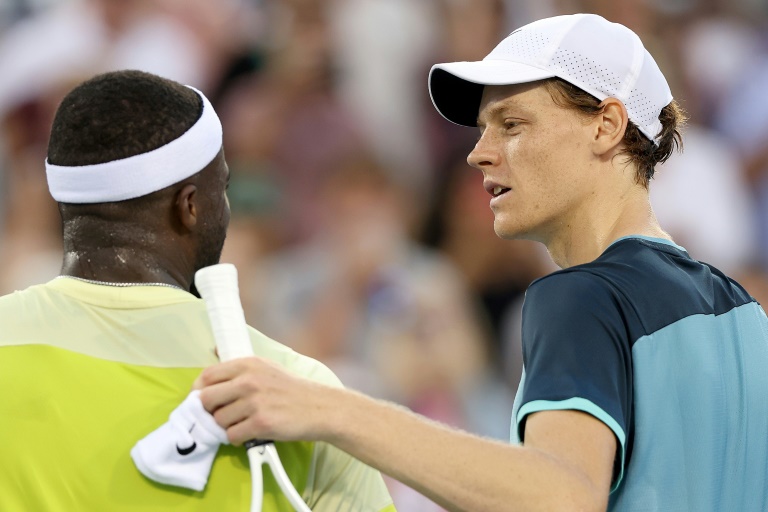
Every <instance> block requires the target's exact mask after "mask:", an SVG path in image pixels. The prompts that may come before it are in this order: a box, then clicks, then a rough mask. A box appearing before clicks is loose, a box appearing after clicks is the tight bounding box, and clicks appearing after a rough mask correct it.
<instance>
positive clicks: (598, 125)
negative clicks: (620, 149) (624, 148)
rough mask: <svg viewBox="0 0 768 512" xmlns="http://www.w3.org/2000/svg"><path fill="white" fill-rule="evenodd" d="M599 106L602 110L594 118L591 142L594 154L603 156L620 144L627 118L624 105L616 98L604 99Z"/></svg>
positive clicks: (625, 128) (625, 129)
mask: <svg viewBox="0 0 768 512" xmlns="http://www.w3.org/2000/svg"><path fill="white" fill-rule="evenodd" d="M600 106H601V107H602V109H603V110H602V112H601V113H600V114H598V115H597V116H595V119H594V121H595V124H594V132H593V133H594V139H593V141H592V142H593V148H594V152H595V154H598V155H604V154H606V153H609V152H611V151H612V150H613V149H615V148H616V147H617V146H618V145H619V144H621V141H622V140H623V139H624V133H625V132H626V131H627V123H628V122H629V116H628V114H627V109H626V108H625V107H624V104H623V103H622V102H621V101H619V100H617V99H616V98H606V99H605V100H603V102H602V103H601V104H600Z"/></svg>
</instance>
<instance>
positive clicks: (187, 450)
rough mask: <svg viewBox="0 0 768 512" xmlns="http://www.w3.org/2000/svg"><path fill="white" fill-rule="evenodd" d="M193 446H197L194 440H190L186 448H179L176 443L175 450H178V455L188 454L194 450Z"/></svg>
mask: <svg viewBox="0 0 768 512" xmlns="http://www.w3.org/2000/svg"><path fill="white" fill-rule="evenodd" d="M195 448H197V443H196V442H195V441H192V445H191V446H187V447H186V448H180V447H179V445H178V444H177V445H176V451H177V452H179V455H181V456H184V455H189V454H190V453H192V452H193V451H195Z"/></svg>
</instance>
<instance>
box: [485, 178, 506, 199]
mask: <svg viewBox="0 0 768 512" xmlns="http://www.w3.org/2000/svg"><path fill="white" fill-rule="evenodd" d="M483 188H485V190H486V192H488V193H489V194H491V195H492V196H493V197H499V196H500V195H502V194H504V193H506V192H508V191H509V190H510V188H509V187H505V186H504V185H500V184H498V183H495V182H493V181H484V182H483Z"/></svg>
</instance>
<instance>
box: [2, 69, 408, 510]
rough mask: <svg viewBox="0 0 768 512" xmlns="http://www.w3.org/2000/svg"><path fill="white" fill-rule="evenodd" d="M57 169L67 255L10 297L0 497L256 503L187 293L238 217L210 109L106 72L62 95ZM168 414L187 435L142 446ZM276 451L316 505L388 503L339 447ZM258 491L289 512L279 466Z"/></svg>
mask: <svg viewBox="0 0 768 512" xmlns="http://www.w3.org/2000/svg"><path fill="white" fill-rule="evenodd" d="M46 170H47V174H48V184H49V188H50V192H51V195H52V196H53V197H54V199H56V201H58V203H59V209H60V211H61V216H62V221H63V237H64V239H63V241H64V261H63V265H62V271H61V276H59V278H57V279H54V280H52V281H51V282H48V283H46V284H42V285H39V286H33V287H31V288H29V289H27V290H24V291H21V292H16V293H14V294H11V295H8V296H5V297H2V298H0V385H2V389H3V393H2V396H0V439H2V440H3V448H2V450H0V510H3V511H22V510H29V511H35V512H45V511H51V512H53V511H57V512H58V511H64V510H72V511H74V510H82V511H111V512H115V511H128V510H131V511H135V510H147V511H150V510H157V511H160V510H174V511H204V510H205V511H209V510H216V511H242V510H247V508H248V504H249V503H250V489H251V485H250V473H249V469H248V461H247V458H246V454H245V450H243V449H242V448H235V447H233V446H231V445H229V444H228V442H227V438H226V433H225V432H224V431H223V430H222V429H221V428H220V427H218V426H217V425H216V423H215V421H214V420H213V418H212V417H211V416H210V415H209V414H208V413H207V412H205V411H204V410H203V409H202V406H200V405H199V404H200V402H199V399H197V401H196V404H197V409H195V397H196V393H195V392H193V393H192V394H190V390H191V388H192V383H193V381H194V379H195V378H196V377H197V376H198V375H199V373H200V371H201V370H202V368H204V367H206V366H208V365H211V364H213V363H215V362H216V361H217V358H216V355H215V352H214V340H213V336H212V333H211V327H210V324H209V321H208V315H207V313H206V308H205V305H204V304H203V301H201V300H200V299H199V298H197V297H196V296H195V295H193V294H192V293H190V289H191V288H192V286H193V283H192V280H193V277H194V274H195V272H196V271H197V270H198V269H200V268H203V267H206V266H208V265H212V264H215V263H218V261H219V256H220V253H221V249H222V246H223V244H224V239H225V235H226V231H227V225H228V222H229V203H228V201H227V195H226V189H227V182H228V179H229V169H228V167H227V164H226V161H225V159H224V153H223V149H222V127H221V123H220V122H219V119H218V117H217V115H216V112H215V111H214V109H213V107H212V106H211V104H210V102H209V101H208V100H207V99H206V98H205V96H204V95H203V94H202V93H200V92H199V91H197V90H195V89H193V88H190V87H185V86H183V85H180V84H178V83H176V82H172V81H170V80H166V79H164V78H160V77H158V76H155V75H151V74H147V73H142V72H138V71H119V72H112V73H106V74H103V75H99V76H96V77H94V78H92V79H90V80H88V81H86V82H84V83H83V84H81V85H79V86H78V87H76V88H75V89H74V90H72V91H71V92H70V93H69V94H68V95H67V96H66V97H65V98H64V100H63V101H62V103H61V105H60V107H59V109H58V111H57V113H56V117H55V120H54V122H53V127H52V130H51V137H50V143H49V147H48V159H47V161H46ZM249 333H250V336H251V340H252V342H253V346H254V351H255V352H256V353H257V354H259V355H260V357H263V358H266V359H268V360H270V361H273V362H274V363H275V364H277V365H279V366H280V367H282V368H285V369H286V370H287V371H290V372H291V373H293V374H296V375H301V376H303V377H306V378H308V379H311V380H312V381H314V382H317V383H321V384H323V385H330V386H340V383H339V381H338V379H337V378H336V377H335V376H334V375H333V374H332V373H331V372H330V371H329V370H328V369H327V368H326V367H325V366H323V365H321V364H320V363H318V362H317V361H314V360H311V359H309V358H307V357H304V356H301V355H299V354H296V353H295V352H293V351H292V350H290V349H288V348H287V347H285V346H283V345H280V344H278V343H276V342H275V341H273V340H270V339H269V338H267V337H266V336H264V335H262V334H261V333H259V332H258V331H256V330H254V329H250V331H249ZM188 395H189V398H187V399H186V400H185V397H187V396H188ZM182 401H183V404H186V405H182V406H180V407H179V408H178V409H177V406H179V403H181V402H182ZM169 415H170V419H169ZM166 420H168V425H169V426H170V427H169V428H168V429H166V430H158V432H161V433H162V432H172V433H174V435H177V434H178V435H177V437H178V438H179V439H181V441H175V442H174V441H173V439H171V440H170V442H172V443H173V444H170V445H168V446H166V447H163V446H158V445H157V443H156V444H154V445H153V444H152V443H151V442H148V441H142V442H139V441H140V440H142V439H143V438H144V437H145V436H147V434H149V433H150V432H152V431H154V430H155V429H156V428H157V427H158V426H160V425H161V424H163V423H164V422H166ZM185 421H189V422H188V423H184V422H185ZM188 425H191V426H188ZM174 429H175V430H174ZM179 432H180V433H179ZM161 437H162V436H161ZM147 439H149V437H148V438H147ZM152 439H160V441H163V439H161V438H152ZM137 442H138V444H137ZM220 444H222V446H221V447H219V445H220ZM164 448H167V450H166V452H167V453H166V452H164V451H163V449H164ZM277 448H278V450H279V452H280V456H281V458H282V461H283V464H284V466H285V469H286V471H287V473H288V476H289V477H290V479H291V480H292V482H293V484H294V486H295V487H296V488H297V490H298V491H299V493H300V494H301V495H302V497H303V499H304V500H305V501H306V502H307V503H308V505H309V506H310V507H311V508H312V509H313V510H315V511H323V510H324V511H338V510H360V511H370V512H392V511H394V507H393V506H392V500H391V498H390V496H389V494H388V493H387V490H386V487H385V485H384V482H383V479H382V478H381V475H380V474H379V473H378V472H377V471H375V470H373V469H371V468H369V467H367V466H365V465H364V464H362V463H360V462H358V461H356V460H355V459H353V458H352V457H350V456H349V455H347V454H346V453H344V452H342V451H341V450H339V449H337V448H335V447H333V446H331V445H329V444H326V443H278V444H277ZM217 452H218V453H217ZM140 471H141V472H140ZM142 473H143V474H142ZM144 475H146V477H145V476H144ZM147 477H149V478H147ZM158 482H159V483H158ZM264 491H265V493H264V510H265V511H266V510H273V511H277V510H292V508H291V507H290V505H289V504H288V501H287V500H286V498H285V497H284V496H283V495H282V492H281V491H280V490H279V488H278V486H277V484H276V482H275V481H274V480H272V479H266V481H265V484H264Z"/></svg>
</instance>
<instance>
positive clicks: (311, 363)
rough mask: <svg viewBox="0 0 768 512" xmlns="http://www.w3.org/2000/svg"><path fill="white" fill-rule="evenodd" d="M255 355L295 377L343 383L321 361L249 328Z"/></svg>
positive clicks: (339, 384)
mask: <svg viewBox="0 0 768 512" xmlns="http://www.w3.org/2000/svg"><path fill="white" fill-rule="evenodd" d="M248 330H249V334H250V335H251V343H252V345H253V350H254V353H255V354H256V355H257V356H259V357H264V358H266V359H269V360H270V361H273V362H275V363H277V364H279V365H281V366H283V367H284V368H285V369H286V370H288V371H290V372H291V373H293V374H295V375H299V376H301V377H304V378H306V379H310V380H313V381H315V382H319V383H322V384H327V385H329V386H337V387H340V386H341V385H342V384H341V381H340V380H339V378H338V377H336V374H334V373H333V372H332V371H331V370H330V369H329V368H328V367H327V366H325V365H324V364H323V363H321V362H320V361H317V360H315V359H312V358H311V357H307V356H305V355H303V354H299V353H298V352H296V351H295V350H293V349H291V348H290V347H287V346H286V345H283V344H282V343H279V342H277V341H275V340H273V339H272V338H270V337H268V336H266V335H265V334H263V333H262V332H260V331H258V330H256V329H254V328H253V327H251V326H248Z"/></svg>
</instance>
